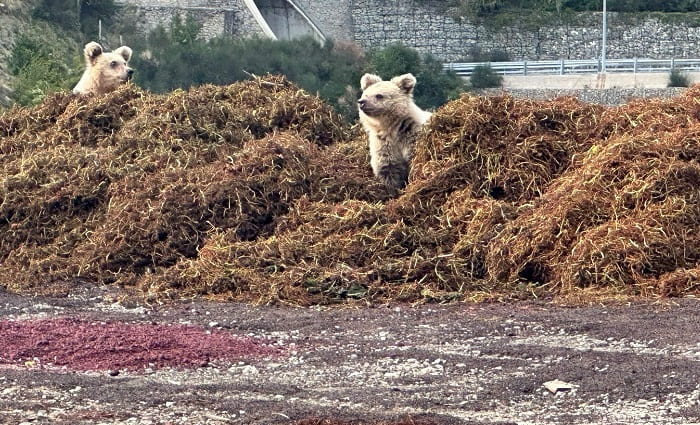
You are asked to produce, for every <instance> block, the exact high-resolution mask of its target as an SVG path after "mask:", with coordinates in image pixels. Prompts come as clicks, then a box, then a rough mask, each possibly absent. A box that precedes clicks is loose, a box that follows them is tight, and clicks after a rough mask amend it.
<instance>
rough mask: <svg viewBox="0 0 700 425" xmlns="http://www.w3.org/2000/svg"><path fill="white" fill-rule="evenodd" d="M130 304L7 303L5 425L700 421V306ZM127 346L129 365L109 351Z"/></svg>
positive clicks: (81, 296) (82, 295) (92, 298)
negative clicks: (564, 386)
mask: <svg viewBox="0 0 700 425" xmlns="http://www.w3.org/2000/svg"><path fill="white" fill-rule="evenodd" d="M118 299H121V297H120V294H119V293H118V292H117V290H116V289H113V288H109V287H84V288H82V289H81V290H80V291H78V292H74V293H72V295H69V296H67V297H63V298H45V297H23V296H18V295H14V294H8V293H0V318H2V321H0V326H1V327H2V332H3V338H2V343H3V344H4V349H3V350H2V352H1V353H2V356H3V358H7V357H8V356H11V357H12V358H13V359H18V360H19V358H21V361H3V363H4V365H3V366H0V367H2V369H3V371H2V374H1V375H0V417H1V418H3V423H23V422H24V423H28V424H34V423H36V424H93V423H101V424H180V423H187V424H218V423H234V424H266V425H267V424H275V425H277V424H279V425H282V424H284V425H291V424H297V423H301V424H304V425H309V424H313V425H317V424H323V425H339V424H340V425H356V424H363V425H364V424H367V425H377V424H382V425H396V424H401V425H408V424H417V425H456V424H484V425H485V424H490V425H493V424H562V423H570V424H580V423H586V424H607V423H615V424H679V425H680V424H683V425H686V424H697V423H700V404H699V401H698V400H699V399H700V335H699V334H698V332H697V330H698V329H700V308H699V307H700V304H699V303H698V301H697V300H695V299H682V300H677V301H676V302H673V303H670V302H668V303H663V304H649V303H645V304H630V305H618V306H590V307H576V308H568V307H562V306H557V305H553V304H550V303H538V302H523V303H514V304H507V305H506V304H481V305H475V304H463V303H454V304H449V305H430V304H427V305H417V306H410V305H405V304H393V305H383V306H345V307H342V308H337V307H333V308H331V307H312V308H298V307H280V306H277V307H265V306H250V305H245V304H239V303H210V302H200V301H197V302H179V303H173V304H164V305H159V306H146V305H138V304H123V303H119V302H116V301H115V300H118ZM57 325H59V326H57ZM57 329H58V330H61V331H60V332H59V331H58V330H57ZM42 333H43V336H42V335H39V334H42ZM8 335H9V336H10V339H8V338H7V336H8ZM11 341H15V342H11ZM27 341H35V342H34V343H27ZM42 341H43V342H42ZM71 341H72V342H71ZM85 341H95V343H94V344H91V343H89V342H88V343H85V344H84V343H83V342H85ZM97 341H100V343H98V342H97ZM117 341H121V342H120V343H117ZM73 342H80V344H81V345H76V344H73ZM15 344H16V345H15ZM119 344H125V345H128V347H124V348H126V351H125V353H128V355H126V356H124V357H120V356H117V357H113V356H115V354H114V353H113V352H112V351H110V347H112V348H115V347H118V346H119ZM23 347H24V348H23ZM42 347H43V348H42ZM61 347H65V351H62V350H60V348H61ZM144 347H150V348H151V349H150V350H149V349H144ZM23 350H24V351H23ZM177 350H179V352H177V353H176V352H175V351H177ZM18 353H23V354H18ZM49 353H50V355H48V354H49ZM163 353H169V354H168V355H165V354H163ZM171 355H172V357H169V356H171ZM71 356H76V357H71ZM159 356H160V357H159ZM30 357H38V358H39V360H38V361H37V360H33V359H31V360H29V358H30ZM115 358H116V360H115ZM166 358H167V359H169V360H170V361H166ZM72 359H78V360H75V361H74V360H72ZM81 359H90V360H89V361H87V360H81ZM145 364H148V367H145V368H144V367H143V366H144V365H145ZM56 366H61V367H56ZM115 370H116V371H118V373H115ZM554 379H559V380H561V381H564V382H566V383H569V384H571V386H572V387H573V388H572V389H570V390H568V391H559V392H557V393H555V394H553V393H551V392H549V391H548V390H546V389H545V388H544V387H543V384H544V383H545V382H547V381H551V380H554Z"/></svg>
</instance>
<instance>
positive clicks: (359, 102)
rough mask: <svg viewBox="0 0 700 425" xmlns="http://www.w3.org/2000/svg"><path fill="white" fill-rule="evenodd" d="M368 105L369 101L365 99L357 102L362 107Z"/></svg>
mask: <svg viewBox="0 0 700 425" xmlns="http://www.w3.org/2000/svg"><path fill="white" fill-rule="evenodd" d="M366 103H367V101H366V100H365V99H360V100H358V101H357V104H358V105H360V107H363V106H365V104H366Z"/></svg>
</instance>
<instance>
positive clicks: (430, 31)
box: [117, 0, 700, 62]
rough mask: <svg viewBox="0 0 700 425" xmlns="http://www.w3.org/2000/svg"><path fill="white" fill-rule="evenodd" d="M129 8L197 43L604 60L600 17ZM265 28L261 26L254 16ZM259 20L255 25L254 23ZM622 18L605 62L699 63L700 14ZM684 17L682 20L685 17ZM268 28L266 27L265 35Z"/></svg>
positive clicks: (430, 8) (418, 6)
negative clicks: (305, 39)
mask: <svg viewBox="0 0 700 425" xmlns="http://www.w3.org/2000/svg"><path fill="white" fill-rule="evenodd" d="M117 3H118V4H122V5H125V6H126V5H130V6H133V7H134V8H135V10H136V13H137V16H138V22H139V24H140V26H141V28H142V29H144V30H148V29H151V28H153V27H154V26H156V25H158V24H164V23H167V22H169V21H170V19H171V18H172V17H173V16H174V15H175V14H184V13H189V14H193V15H194V16H195V17H196V18H197V19H198V20H199V21H200V22H201V23H202V25H203V29H202V36H204V37H207V38H210V37H214V36H217V35H225V36H232V37H244V36H250V35H262V36H268V37H269V36H274V37H276V38H282V39H284V38H293V37H298V36H304V35H312V36H314V37H316V38H317V39H323V38H329V39H334V40H338V41H341V40H342V41H350V42H353V43H356V44H358V45H359V46H360V47H362V48H365V49H368V48H376V47H383V46H386V45H389V44H392V43H402V44H404V45H407V46H410V47H412V48H415V49H416V50H418V51H420V52H422V53H430V54H432V55H434V56H436V57H437V58H439V59H441V60H442V61H444V62H463V61H469V57H470V56H471V54H472V53H473V52H474V51H476V50H481V51H484V52H493V51H500V52H504V53H505V54H507V55H508V57H510V58H511V59H513V60H541V59H562V58H564V59H591V58H599V57H600V55H601V48H602V45H601V40H602V31H601V20H602V19H601V18H602V17H601V14H600V13H582V14H579V15H577V16H576V17H575V18H573V19H568V20H566V21H558V20H557V18H556V16H553V17H552V20H551V24H549V25H544V26H540V27H533V26H531V24H526V23H522V22H520V21H517V20H514V21H513V22H511V23H510V24H508V25H506V26H503V27H499V28H492V27H486V26H483V25H479V24H475V23H473V22H469V21H466V20H458V19H455V18H454V17H453V16H451V15H450V14H449V11H447V10H445V6H444V4H445V2H444V1H440V0H421V1H416V0H117ZM258 15H259V16H262V17H263V20H264V22H260V19H259V16H258ZM256 16H258V18H256ZM658 16H659V15H621V14H615V13H611V14H609V19H608V27H609V31H608V40H607V57H609V58H634V57H638V58H670V57H675V58H689V57H700V26H698V25H696V24H695V22H697V21H699V20H700V13H695V14H686V15H675V18H674V19H676V21H675V22H673V21H669V20H665V19H662V18H659V17H658ZM684 16H685V18H684ZM266 27H267V28H266Z"/></svg>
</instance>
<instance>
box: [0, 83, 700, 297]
mask: <svg viewBox="0 0 700 425" xmlns="http://www.w3.org/2000/svg"><path fill="white" fill-rule="evenodd" d="M368 164H369V161H368V152H367V148H366V138H365V136H364V135H362V134H358V131H357V128H349V127H347V125H345V124H344V123H343V122H342V120H340V119H339V117H337V116H336V115H335V114H334V113H333V111H332V108H330V107H329V106H328V105H326V104H324V103H323V102H321V101H320V100H319V99H318V98H317V97H316V96H312V95H309V94H308V93H305V92H304V91H303V90H300V89H299V88H298V87H296V86H295V85H293V84H291V83H290V82H288V81H286V80H285V79H283V78H281V77H265V78H256V79H253V80H250V81H246V82H240V83H236V84H232V85H230V86H225V87H216V86H202V87H199V88H195V89H191V90H189V91H175V92H173V93H171V94H169V95H167V96H163V95H153V94H150V93H144V92H142V91H140V90H138V89H136V88H134V87H131V86H127V87H123V88H120V89H119V90H117V91H116V92H114V93H111V94H109V95H107V96H104V97H92V98H78V97H75V96H72V95H68V94H57V95H54V96H53V97H51V98H49V99H47V100H46V101H45V102H44V103H43V104H41V105H39V106H37V107H35V108H31V109H25V108H17V109H14V110H11V111H8V112H7V113H5V114H4V115H3V116H1V117H0V272H1V273H0V285H2V286H4V287H6V288H9V289H11V290H15V291H21V292H53V293H56V292H62V291H69V290H70V288H71V287H72V286H74V285H75V284H77V283H78V282H85V281H87V282H93V283H100V284H117V285H121V286H124V287H127V288H133V289H134V290H139V291H140V292H141V293H142V294H144V296H148V297H152V298H161V297H171V298H181V297H190V296H202V295H204V296H213V297H216V298H220V299H239V300H246V301H252V302H264V303H270V302H287V303H294V304H310V303H328V302H336V301H338V300H347V299H365V300H377V301H381V300H402V301H416V300H426V299H427V300H430V299H433V300H453V299H497V298H498V299H502V298H513V297H518V298H520V297H531V296H544V297H557V298H568V299H571V298H581V299H583V300H588V299H591V297H600V296H627V295H633V296H637V295H641V296H647V297H654V296H683V295H689V294H697V293H698V292H700V285H699V276H700V265H699V264H700V237H699V236H698V235H699V234H700V88H694V89H691V90H688V91H687V92H686V93H684V94H683V95H682V96H681V97H679V98H677V99H671V100H639V101H634V102H632V103H630V104H628V105H625V106H622V107H618V108H603V107H600V106H595V105H587V104H583V103H581V102H578V101H576V100H575V99H571V98H563V99H557V100H552V101H538V102H535V101H529V100H517V99H514V98H512V97H509V96H500V97H473V96H468V95H464V96H463V97H462V98H461V99H458V100H455V101H453V102H450V103H448V104H447V105H445V106H444V107H442V108H441V109H440V110H438V111H436V113H435V114H434V115H433V118H432V120H431V124H430V126H429V127H428V128H426V129H425V131H424V132H423V134H422V135H421V137H420V138H419V140H418V143H417V147H416V156H415V160H414V167H413V170H412V172H411V176H410V181H409V185H408V186H407V188H406V190H405V191H404V192H402V193H401V194H399V195H398V196H397V194H395V193H393V192H392V191H391V190H390V189H388V188H385V187H384V186H383V185H381V184H380V183H378V182H377V180H376V179H374V178H373V176H372V175H371V170H370V168H369V165H368Z"/></svg>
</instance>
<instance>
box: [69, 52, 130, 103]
mask: <svg viewBox="0 0 700 425" xmlns="http://www.w3.org/2000/svg"><path fill="white" fill-rule="evenodd" d="M83 51H84V53H85V72H83V76H82V78H80V81H78V84H77V85H76V86H75V88H74V89H73V93H77V94H97V95H100V94H105V93H109V92H111V91H112V90H114V89H116V88H117V87H118V86H119V85H120V84H123V83H126V82H127V81H129V80H130V79H131V76H132V74H133V73H134V71H133V70H132V69H131V68H129V65H128V62H129V59H131V49H130V48H129V47H127V46H122V47H120V48H118V49H117V50H115V51H113V52H105V51H104V50H103V49H102V46H100V45H99V44H98V43H96V42H94V41H91V42H89V43H88V44H86V45H85V49H84V50H83Z"/></svg>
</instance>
